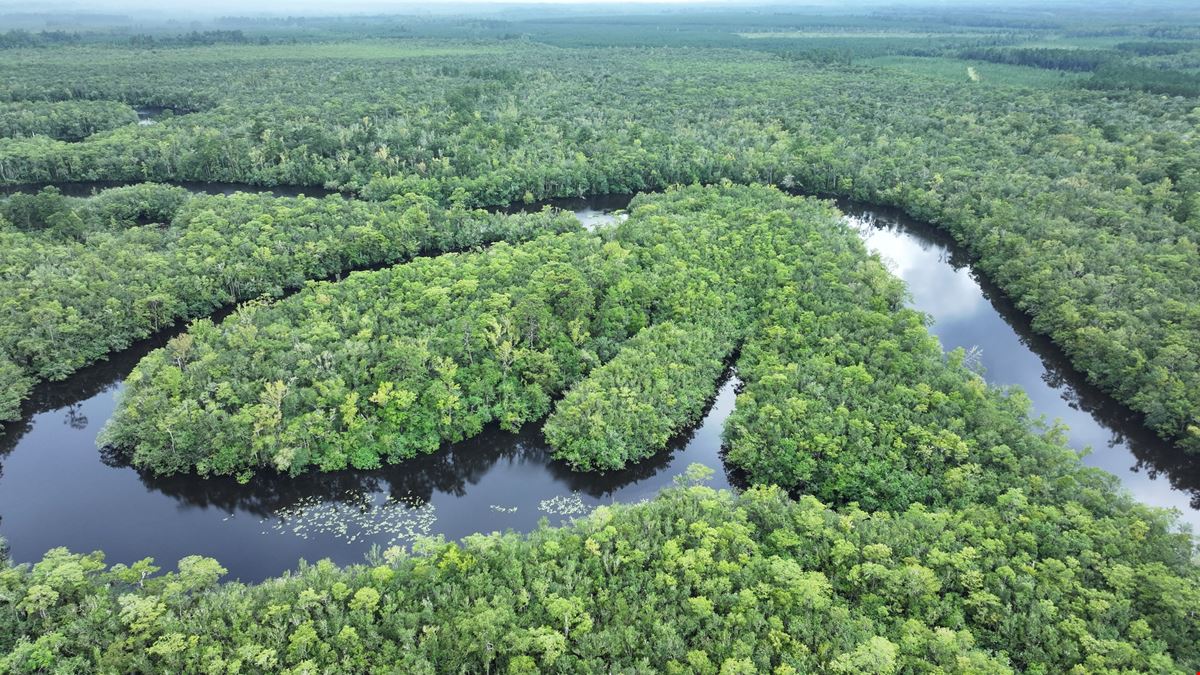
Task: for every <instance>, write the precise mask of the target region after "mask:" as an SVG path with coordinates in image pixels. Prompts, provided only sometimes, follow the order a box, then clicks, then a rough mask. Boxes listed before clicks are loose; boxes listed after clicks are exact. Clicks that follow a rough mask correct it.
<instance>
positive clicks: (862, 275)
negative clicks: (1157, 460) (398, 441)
mask: <svg viewBox="0 0 1200 675" xmlns="http://www.w3.org/2000/svg"><path fill="white" fill-rule="evenodd" d="M706 216H707V217H706ZM829 216H830V211H829V210H828V207H824V206H821V205H819V204H813V203H811V202H805V201H800V200H796V199H795V198H790V197H787V196H785V195H783V194H781V193H780V192H778V191H776V190H773V189H769V188H761V187H757V188H748V187H738V186H726V187H719V188H698V187H692V188H685V189H679V190H673V191H671V192H668V193H666V194H663V195H656V196H649V197H641V198H639V199H638V201H637V202H636V203H635V204H634V205H633V213H632V216H631V219H630V221H628V222H631V223H633V224H634V225H633V226H632V227H631V228H630V232H631V233H633V232H639V231H640V232H642V233H643V234H645V235H649V234H651V232H652V231H653V229H654V228H652V227H649V226H648V225H649V224H650V223H653V222H658V223H675V222H679V223H681V225H680V227H681V228H683V231H684V232H688V231H689V230H688V227H689V226H688V225H687V223H700V222H704V221H705V220H707V221H708V222H710V223H711V224H712V226H713V229H714V230H716V231H718V232H720V231H725V232H735V233H736V232H742V233H748V232H749V233H757V232H766V231H771V230H772V229H773V230H776V231H778V232H779V235H780V236H779V238H780V239H782V240H784V241H788V240H793V241H795V242H797V245H798V246H800V247H802V248H803V249H804V252H805V253H806V255H804V256H801V257H795V256H794V255H793V254H794V253H795V252H796V251H794V250H792V249H791V248H790V247H788V246H783V247H781V248H779V249H774V248H773V247H772V246H771V244H772V243H773V242H771V241H765V242H764V241H761V240H757V239H756V238H755V237H747V238H746V240H745V241H747V242H749V243H750V244H758V245H759V246H760V247H761V248H760V249H759V250H760V253H759V255H757V256H747V258H746V259H751V258H758V264H759V265H760V266H761V267H762V269H764V270H765V269H773V270H774V274H773V275H772V276H771V277H770V278H769V280H766V279H763V278H762V277H761V275H755V276H756V278H759V279H760V280H761V281H762V284H761V286H759V287H758V288H757V289H756V291H755V292H757V293H761V294H762V295H761V297H762V299H763V309H762V311H761V312H759V313H757V314H755V315H749V314H747V315H745V318H747V319H753V321H752V322H751V323H748V324H746V325H745V329H746V336H747V337H746V340H745V345H744V347H743V348H742V352H741V356H740V357H739V358H738V368H739V373H740V374H741V376H742V377H743V379H744V380H745V382H746V388H745V390H744V391H742V392H741V393H739V396H738V401H737V412H736V413H735V416H734V417H732V418H731V419H730V420H729V422H728V424H727V427H726V434H727V436H728V437H729V439H730V443H731V449H730V458H729V460H730V462H731V463H733V464H735V465H736V466H739V467H742V468H743V469H744V470H745V471H747V472H748V473H749V474H750V476H751V480H752V481H754V482H758V481H762V483H759V484H757V485H754V486H752V487H749V488H748V489H746V490H745V491H743V492H741V493H740V494H738V493H734V492H729V491H714V490H711V489H709V488H707V487H703V486H701V485H699V483H702V482H703V481H704V480H705V479H706V477H707V476H708V475H710V474H711V469H708V468H705V467H700V466H695V465H694V466H693V467H691V468H689V469H688V471H687V472H686V473H685V474H684V475H683V476H681V477H680V480H679V482H680V483H681V486H680V487H678V488H676V489H673V490H669V491H667V492H665V493H663V494H661V495H659V496H658V497H657V498H655V499H653V500H651V501H649V502H647V503H643V504H639V505H632V506H621V505H618V506H613V507H600V508H598V509H596V510H595V511H594V512H593V513H591V514H590V515H589V516H587V517H585V518H582V519H580V520H578V521H576V522H575V523H574V524H572V525H570V526H567V527H563V528H548V527H543V528H541V529H539V530H537V531H535V532H533V533H531V534H529V535H525V536H521V535H515V534H490V535H473V536H470V537H467V538H466V539H465V540H463V541H462V542H446V541H444V540H442V539H440V538H432V539H425V540H421V541H420V542H418V543H417V544H416V545H414V547H413V549H412V550H411V551H406V550H404V549H400V548H392V549H388V550H386V551H377V552H375V553H374V554H372V556H370V559H369V560H368V562H367V564H364V565H357V566H350V567H347V568H337V567H335V566H334V565H332V564H330V563H329V562H319V563H317V564H315V565H302V566H301V567H300V568H299V569H298V570H297V571H296V572H295V573H293V574H290V575H287V576H284V577H281V578H278V579H274V580H271V581H268V582H265V583H262V584H257V585H244V584H240V583H238V582H236V581H234V582H224V583H222V582H221V581H220V579H221V577H222V576H223V575H224V574H225V570H224V569H223V568H222V567H221V566H220V564H219V563H218V562H217V561H215V560H211V559H207V558H200V557H195V556H192V557H188V558H184V559H183V560H181V561H179V564H178V565H177V570H176V571H172V572H169V573H166V574H159V572H161V570H160V569H159V567H158V566H156V565H155V564H154V562H153V561H151V560H148V559H147V560H142V561H138V562H135V563H131V564H117V565H111V566H110V565H107V564H106V563H105V562H104V560H103V556H102V555H101V554H99V553H93V554H86V555H85V554H75V553H70V552H67V551H65V550H62V549H56V550H52V551H50V552H49V553H47V555H46V556H45V557H44V558H43V559H42V560H41V561H39V562H38V563H36V564H35V565H32V566H28V565H25V566H13V567H8V568H6V569H4V570H3V571H0V609H3V611H0V650H3V651H4V652H5V653H6V656H4V657H3V658H4V660H3V661H2V662H0V663H2V664H3V666H4V667H5V669H6V670H9V671H12V672H38V671H43V670H54V669H60V670H64V669H75V670H118V671H168V670H169V671H178V672H212V671H217V670H223V671H229V670H234V671H240V672H295V673H299V672H311V671H316V670H342V671H369V670H374V669H380V668H400V669H402V670H406V671H408V670H412V671H444V670H468V671H479V670H483V671H490V670H497V671H500V670H503V671H505V672H534V671H555V672H592V671H597V672H598V671H607V670H611V669H613V668H617V669H630V670H654V671H664V672H701V673H718V672H720V673H757V672H776V673H794V672H795V673H798V672H818V671H819V672H835V673H843V672H844V673H851V672H853V673H858V672H872V673H898V672H910V671H931V670H938V671H941V672H962V673H968V672H983V671H986V672H1070V671H1071V670H1073V669H1074V670H1089V671H1108V670H1112V671H1142V672H1176V671H1179V670H1191V669H1194V668H1195V667H1196V666H1197V664H1200V648H1198V647H1197V645H1198V644H1200V640H1198V639H1197V638H1198V637H1200V635H1198V631H1200V628H1198V626H1200V622H1197V621H1196V619H1197V607H1200V567H1198V566H1197V564H1196V562H1195V559H1194V540H1193V539H1192V537H1191V535H1190V534H1189V533H1187V532H1180V531H1179V529H1178V526H1177V524H1176V520H1175V517H1174V515H1172V514H1171V513H1169V512H1166V511H1162V510H1158V509H1154V508H1150V507H1146V506H1144V505H1140V504H1138V503H1136V502H1135V501H1133V500H1132V499H1131V498H1130V497H1129V496H1128V495H1127V494H1125V493H1122V492H1120V491H1119V490H1118V489H1117V483H1116V481H1115V479H1114V478H1113V477H1112V476H1109V475H1106V474H1104V473H1103V472H1102V471H1099V470H1096V469H1089V468H1086V467H1084V466H1082V465H1081V463H1080V462H1079V458H1078V456H1077V454H1076V453H1074V452H1073V451H1072V450H1070V449H1069V448H1067V447H1066V446H1065V445H1064V444H1063V441H1062V439H1061V437H1060V435H1059V434H1057V433H1056V432H1055V431H1054V430H1053V429H1045V428H1042V427H1040V426H1039V424H1038V423H1035V422H1033V421H1031V419H1030V417H1029V412H1028V402H1027V400H1025V398H1024V397H1023V396H1022V395H1020V394H1019V392H1016V391H1012V390H1008V389H999V388H993V387H989V386H988V385H987V384H986V383H984V381H983V380H982V378H981V377H979V376H978V375H977V374H976V373H974V372H972V371H970V370H969V369H967V368H966V367H964V365H963V363H962V359H961V354H951V355H949V356H946V355H943V354H942V353H941V351H940V349H939V348H938V346H937V342H936V340H935V339H934V338H932V337H931V336H930V335H929V333H928V331H927V330H926V328H925V326H924V325H923V324H924V322H923V318H922V317H921V316H920V315H919V314H917V313H916V312H913V311H911V310H908V309H904V308H903V288H902V285H901V284H900V282H899V281H897V280H896V279H895V278H894V277H892V276H890V275H889V274H888V273H887V272H886V270H885V268H884V267H883V265H882V263H881V262H880V261H879V260H878V259H877V258H874V257H872V256H869V255H868V254H867V253H866V251H865V249H864V247H863V245H862V244H861V242H860V241H859V240H858V239H857V238H856V237H855V236H854V235H853V233H851V232H849V231H848V230H847V229H845V228H839V227H835V226H834V223H833V222H831V220H830V218H829ZM639 221H641V223H642V225H644V227H638V225H639ZM691 227H694V225H693V226H691ZM788 230H795V232H788ZM602 239H603V237H601V236H600V235H596V234H586V235H581V234H561V235H548V236H544V237H542V238H539V239H536V240H534V241H532V242H529V243H524V244H516V245H507V244H501V245H498V246H496V247H494V248H493V249H490V250H489V251H488V252H485V253H476V254H466V255H454V256H449V257H445V259H446V260H447V261H452V262H445V263H442V262H439V261H441V260H442V258H438V259H430V260H420V261H416V262H412V263H408V264H406V265H402V266H400V267H398V268H396V269H395V270H389V273H390V274H385V273H379V272H376V273H368V274H364V275H359V276H356V277H352V278H351V279H349V280H347V281H344V282H341V283H340V284H320V285H317V286H314V287H312V291H313V292H311V293H310V295H311V297H309V298H308V300H309V303H310V305H311V306H314V307H313V309H311V311H330V310H317V309H315V306H320V302H321V301H320V297H319V294H318V293H317V292H315V291H316V290H318V289H319V290H321V292H323V293H326V294H335V293H336V294H341V293H349V292H350V291H352V290H354V289H355V288H356V286H358V285H359V284H356V283H355V282H356V280H357V279H359V278H364V279H365V281H363V282H359V283H360V284H364V285H366V286H367V288H365V289H363V290H364V293H362V294H361V295H360V296H359V297H360V298H362V299H363V300H366V299H367V298H377V297H378V292H379V291H380V290H382V289H380V288H379V287H378V286H376V285H372V284H371V283H367V282H379V281H384V280H389V279H390V276H391V275H397V274H404V272H400V271H398V270H402V269H409V268H411V269H414V270H421V271H422V273H423V274H425V275H428V276H429V277H430V278H433V277H434V275H436V274H439V273H440V272H439V270H443V268H442V266H443V265H449V266H455V265H469V264H474V265H482V264H486V263H487V262H488V257H489V256H494V257H495V259H500V258H505V259H510V260H511V259H514V258H515V257H518V256H519V255H520V254H521V252H522V251H524V252H526V253H527V255H528V256H529V257H530V258H536V259H537V262H535V263H533V265H534V267H535V268H537V269H542V270H545V271H546V273H547V274H549V273H553V274H555V275H558V276H559V277H560V278H561V279H570V278H571V275H570V274H568V273H567V272H566V270H565V269H564V267H565V266H566V265H567V264H566V263H565V262H563V259H562V258H558V259H555V258H553V257H552V258H551V259H548V260H545V259H542V257H543V255H544V254H543V252H546V253H545V254H548V252H549V251H551V250H561V251H563V252H564V253H566V254H568V255H566V256H563V257H565V258H566V259H567V260H572V261H575V260H581V259H586V258H587V256H588V255H591V256H596V255H599V254H598V253H596V252H600V251H603V252H606V253H605V255H606V258H605V261H606V263H607V264H608V265H615V266H616V267H611V266H610V267H605V266H604V265H599V264H596V263H595V262H594V261H592V262H589V263H587V264H585V265H584V267H585V268H587V269H590V270H593V271H594V272H595V273H597V275H598V276H601V277H603V276H605V274H606V273H607V274H608V276H609V278H610V279H612V281H613V288H614V290H613V291H612V292H613V293H616V292H617V291H616V290H615V289H619V288H621V287H622V284H620V283H619V280H620V277H621V276H622V274H621V273H623V272H628V269H629V268H628V265H630V264H631V261H630V260H629V259H630V258H636V257H637V256H638V255H639V254H645V255H648V256H651V257H659V258H661V259H667V260H669V259H670V258H671V257H672V254H671V253H670V252H669V250H667V248H668V247H666V246H653V247H648V249H647V250H645V251H640V252H635V251H632V250H631V251H624V250H623V249H624V246H625V245H626V244H623V243H622V244H620V245H619V246H618V245H615V244H618V242H617V241H616V240H613V241H602ZM628 245H629V246H630V247H631V248H632V247H633V246H634V244H628ZM697 248H699V249H701V250H702V249H703V247H702V246H701V247H697ZM772 253H777V255H774V256H772V255H771V254H772ZM685 256H686V254H685ZM514 264H515V263H514ZM667 267H671V266H670V265H668V266H667ZM463 269H464V271H465V270H466V269H469V268H465V267H464V268H463ZM408 274H416V272H408ZM453 279H454V278H453V276H450V277H447V278H446V279H445V283H443V284H441V285H432V284H425V283H412V284H409V285H408V286H410V287H411V288H409V289H408V292H409V293H410V297H414V298H415V297H420V298H423V302H425V303H426V304H427V305H431V306H434V307H435V308H436V306H437V305H438V304H439V303H447V302H451V298H452V297H453V294H460V295H461V294H470V293H471V292H472V291H471V288H470V287H471V286H472V285H473V284H472V282H474V281H476V279H475V277H473V276H469V275H464V276H462V277H461V278H459V279H457V280H453ZM480 283H483V281H482V280H480ZM456 285H457V288H455V286H456ZM554 288H556V289H566V291H567V292H566V293H564V295H562V296H560V299H561V300H563V302H562V303H560V304H559V305H557V306H556V308H555V309H554V310H553V312H554V313H555V315H556V316H559V317H561V318H567V317H572V316H578V315H579V313H580V312H586V311H588V308H587V305H585V304H584V303H580V302H578V300H579V297H578V296H577V295H572V293H583V292H584V289H585V284H583V283H574V282H569V283H562V284H559V283H556V284H554ZM575 289H577V290H575ZM397 290H400V288H397V287H395V286H393V287H392V291H393V293H394V292H395V291H397ZM368 291H369V292H368ZM634 292H635V289H633V288H632V287H630V285H625V293H634ZM302 295H303V294H302ZM295 297H296V298H298V297H301V296H295ZM345 297H347V296H341V295H339V299H345ZM289 303H290V304H292V305H297V304H299V303H297V302H296V301H295V299H294V298H293V299H291V300H285V301H282V302H280V303H277V305H288V304H289ZM652 304H653V303H651V305H652ZM634 305H635V306H636V305H637V303H634ZM651 305H647V306H651ZM610 306H611V305H610ZM296 309H298V308H296ZM346 309H347V311H346V313H345V314H346V315H357V314H358V307H357V306H348V307H347V308H346ZM409 309H412V307H411V306H410V307H409ZM256 311H264V310H256ZM435 311H437V310H436V309H435ZM630 316H634V314H631V313H629V312H621V311H617V312H614V321H615V322H616V323H618V324H619V323H622V322H623V321H625V320H626V319H628V318H629V317H630ZM637 316H639V317H640V316H641V315H640V314H637ZM647 316H648V317H649V316H653V312H651V313H650V314H648V315H647ZM250 318H253V317H252V316H251V317H250ZM344 320H346V321H349V320H350V319H349V318H346V319H344ZM232 321H233V322H234V323H236V322H237V319H236V318H234V319H232ZM243 323H244V324H250V325H253V324H252V323H250V322H243ZM540 325H542V326H545V325H546V324H545V323H544V322H543V323H541V324H540ZM651 326H652V327H651V328H648V329H639V331H638V332H637V333H636V334H637V335H639V336H641V335H649V334H650V333H648V332H647V331H662V332H663V333H664V335H663V337H664V338H670V335H667V333H669V332H670V331H671V330H672V324H671V323H670V322H668V321H665V320H660V321H657V322H654V323H652V324H651ZM298 328H299V326H298V325H292V326H290V327H289V330H291V331H295V330H297V329H298ZM628 328H629V325H628V324H626V329H627V330H626V331H625V332H627V333H629V332H632V331H629V330H628ZM315 332H316V331H314V333H315ZM264 333H266V334H268V335H267V337H270V335H269V334H270V333H271V331H264ZM254 337H255V339H261V338H260V337H259V335H258V334H255V335H254ZM306 337H311V336H306ZM455 337H456V339H461V336H455ZM637 339H638V338H637V337H634V338H633V339H632V340H630V341H628V342H626V343H625V347H620V348H617V349H616V350H615V354H616V355H615V356H614V357H613V358H612V360H611V361H609V362H608V363H616V362H617V360H618V359H621V358H622V357H621V354H622V353H623V352H624V349H625V348H626V347H629V346H630V345H633V344H636V343H635V342H634V341H636V340H637ZM432 342H436V341H435V340H431V343H432ZM614 347H615V345H614ZM165 353H166V352H161V353H160V357H151V359H150V360H151V361H153V360H157V359H158V358H161V355H162V354H165ZM610 353H614V352H610ZM480 358H482V356H480ZM541 362H542V363H545V360H544V359H543V360H542V361H541ZM315 365H316V364H314V367H315ZM601 368H603V366H602V367H601ZM184 372H186V371H184ZM297 372H304V371H303V370H298V371H297ZM349 372H350V371H348V370H347V371H346V373H347V374H348V373H349ZM594 372H595V373H599V372H600V371H599V370H596V371H594ZM217 388H218V389H219V388H220V385H218V387H217ZM391 391H395V389H392V390H391ZM768 481H769V482H775V483H778V484H779V485H782V486H783V487H778V486H767V485H765V484H764V483H765V482H768ZM233 627H236V628H233Z"/></svg>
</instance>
